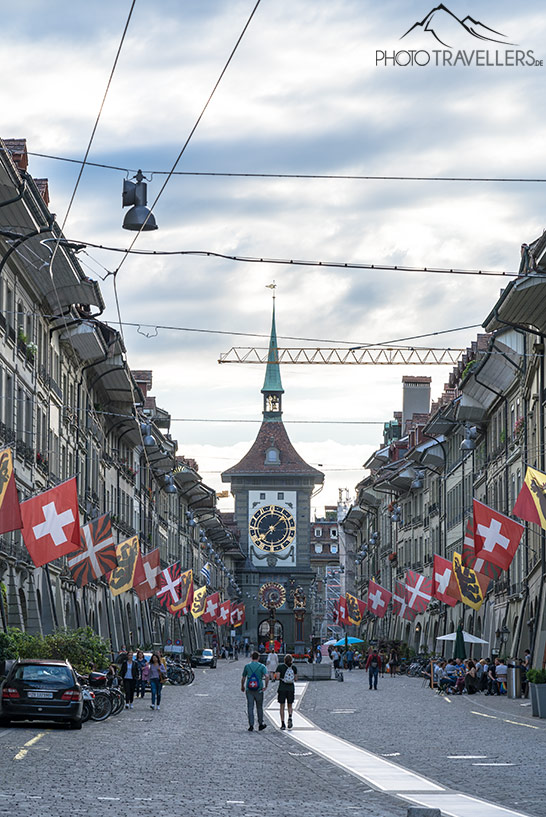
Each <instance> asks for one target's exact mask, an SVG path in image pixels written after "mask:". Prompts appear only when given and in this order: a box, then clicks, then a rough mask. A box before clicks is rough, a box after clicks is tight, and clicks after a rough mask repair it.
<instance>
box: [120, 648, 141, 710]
mask: <svg viewBox="0 0 546 817" xmlns="http://www.w3.org/2000/svg"><path fill="white" fill-rule="evenodd" d="M119 674H120V676H121V679H122V681H123V689H124V691H125V709H132V708H133V698H134V697H135V688H136V683H137V681H138V680H139V678H140V667H139V666H138V664H137V662H136V661H134V660H133V653H132V651H131V650H128V651H127V658H126V659H125V661H123V663H122V665H121V670H120V672H119Z"/></svg>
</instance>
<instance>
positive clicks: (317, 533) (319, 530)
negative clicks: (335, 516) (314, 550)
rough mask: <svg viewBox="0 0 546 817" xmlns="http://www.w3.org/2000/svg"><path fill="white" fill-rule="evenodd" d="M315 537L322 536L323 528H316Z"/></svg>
mask: <svg viewBox="0 0 546 817" xmlns="http://www.w3.org/2000/svg"><path fill="white" fill-rule="evenodd" d="M315 536H322V528H315Z"/></svg>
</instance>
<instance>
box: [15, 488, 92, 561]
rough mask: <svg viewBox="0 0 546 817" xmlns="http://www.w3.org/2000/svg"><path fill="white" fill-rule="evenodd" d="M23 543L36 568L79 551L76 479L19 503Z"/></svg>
mask: <svg viewBox="0 0 546 817" xmlns="http://www.w3.org/2000/svg"><path fill="white" fill-rule="evenodd" d="M21 519H22V520H23V540H24V542H25V545H26V548H27V550H28V552H29V553H30V556H31V558H32V561H33V562H34V564H35V565H36V567H41V565H45V564H48V562H53V561H55V559H58V558H59V557H60V556H66V555H67V553H73V552H74V551H75V550H79V549H80V546H81V545H80V514H79V508H78V489H77V485H76V478H75V477H74V478H73V479H69V480H67V481H66V482H61V484H60V485H56V486H55V488H50V490H49V491H44V492H43V493H42V494H38V496H35V497H33V498H32V499H27V501H26V502H22V503H21Z"/></svg>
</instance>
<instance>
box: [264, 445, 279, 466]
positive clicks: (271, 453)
mask: <svg viewBox="0 0 546 817" xmlns="http://www.w3.org/2000/svg"><path fill="white" fill-rule="evenodd" d="M280 461H281V459H280V455H279V449H278V448H268V449H267V451H266V452H265V464H266V465H279V464H280Z"/></svg>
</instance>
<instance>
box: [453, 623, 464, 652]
mask: <svg viewBox="0 0 546 817" xmlns="http://www.w3.org/2000/svg"><path fill="white" fill-rule="evenodd" d="M453 658H460V659H461V661H464V659H465V658H466V647H465V645H464V638H463V628H462V626H461V625H460V624H459V626H458V627H457V632H456V633H455V647H454V648H453Z"/></svg>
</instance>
